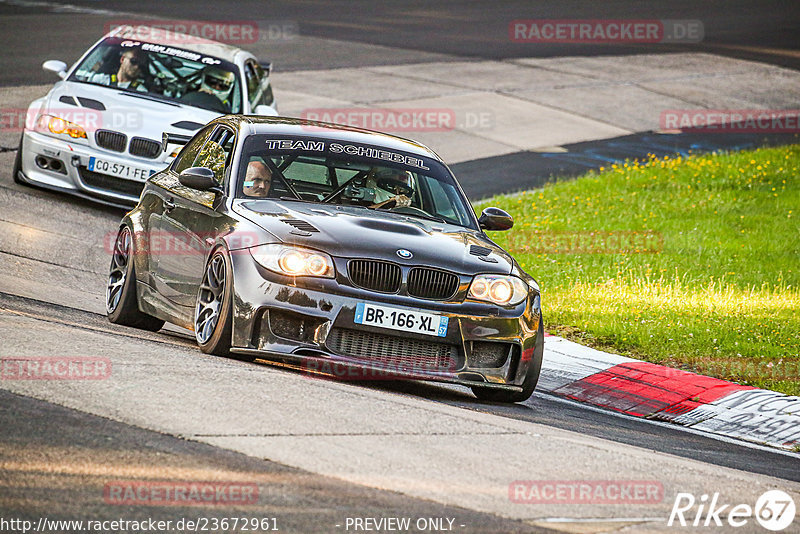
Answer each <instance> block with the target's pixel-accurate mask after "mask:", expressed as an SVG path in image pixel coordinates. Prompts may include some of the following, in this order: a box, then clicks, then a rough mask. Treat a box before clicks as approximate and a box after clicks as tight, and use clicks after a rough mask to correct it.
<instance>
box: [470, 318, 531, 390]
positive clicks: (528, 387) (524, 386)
mask: <svg viewBox="0 0 800 534" xmlns="http://www.w3.org/2000/svg"><path fill="white" fill-rule="evenodd" d="M543 355H544V320H543V319H542V317H541V315H540V316H539V329H538V330H537V332H536V342H535V344H534V347H533V357H532V360H531V363H532V365H531V366H530V367H529V368H528V374H527V375H526V376H525V380H524V381H523V382H522V391H505V390H502V389H493V388H486V387H481V386H471V387H470V389H472V393H474V394H475V396H476V397H478V399H480V400H482V401H487V402H505V403H515V402H524V401H526V400H528V399H529V398H530V397H531V395H533V390H534V389H536V383H537V382H539V373H540V372H541V370H542V356H543Z"/></svg>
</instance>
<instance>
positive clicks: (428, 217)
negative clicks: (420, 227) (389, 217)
mask: <svg viewBox="0 0 800 534" xmlns="http://www.w3.org/2000/svg"><path fill="white" fill-rule="evenodd" d="M364 207H367V206H364ZM368 209H371V210H373V211H386V212H389V213H394V214H395V215H402V216H404V217H416V218H418V219H426V220H429V221H435V222H440V223H444V224H450V223H448V222H447V221H446V220H444V219H442V218H441V217H437V216H436V215H430V214H428V213H425V214H422V213H416V212H414V213H405V212H402V211H392V210H393V209H394V208H389V209H385V208H368Z"/></svg>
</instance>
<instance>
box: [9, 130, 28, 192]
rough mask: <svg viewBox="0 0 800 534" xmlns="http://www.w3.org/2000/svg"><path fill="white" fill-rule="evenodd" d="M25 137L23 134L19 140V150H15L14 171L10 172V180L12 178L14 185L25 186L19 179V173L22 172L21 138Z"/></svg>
mask: <svg viewBox="0 0 800 534" xmlns="http://www.w3.org/2000/svg"><path fill="white" fill-rule="evenodd" d="M24 136H25V134H24V133H23V134H22V135H21V136H20V138H19V148H18V149H17V156H16V157H15V158H14V170H13V171H12V174H11V176H12V178H14V183H15V184H21V185H27V184H26V183H25V182H23V181H22V179H21V178H20V177H19V173H20V172H22V138H23V137H24Z"/></svg>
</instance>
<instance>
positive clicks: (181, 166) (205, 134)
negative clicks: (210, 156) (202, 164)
mask: <svg viewBox="0 0 800 534" xmlns="http://www.w3.org/2000/svg"><path fill="white" fill-rule="evenodd" d="M213 131H214V130H213V128H206V129H205V130H201V131H200V133H198V134H197V135H196V136H195V137H194V138H193V139H192V140H191V141H189V143H188V144H187V145H186V146H184V147H183V150H181V151H180V153H179V154H178V156H177V157H176V158H175V162H174V163H173V164H172V170H173V171H175V172H177V173H178V174H180V173H182V172H183V171H185V170H186V169H188V168H189V167H193V166H194V160H195V159H197V154H198V153H199V152H200V149H202V148H203V145H205V144H206V141H207V140H208V138H209V136H210V135H211V132H213Z"/></svg>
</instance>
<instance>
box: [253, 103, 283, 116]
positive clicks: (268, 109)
mask: <svg viewBox="0 0 800 534" xmlns="http://www.w3.org/2000/svg"><path fill="white" fill-rule="evenodd" d="M253 114H254V115H266V116H267V117H277V116H278V112H277V111H275V108H273V107H272V106H268V105H266V104H259V105H258V106H256V108H255V109H254V110H253Z"/></svg>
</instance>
